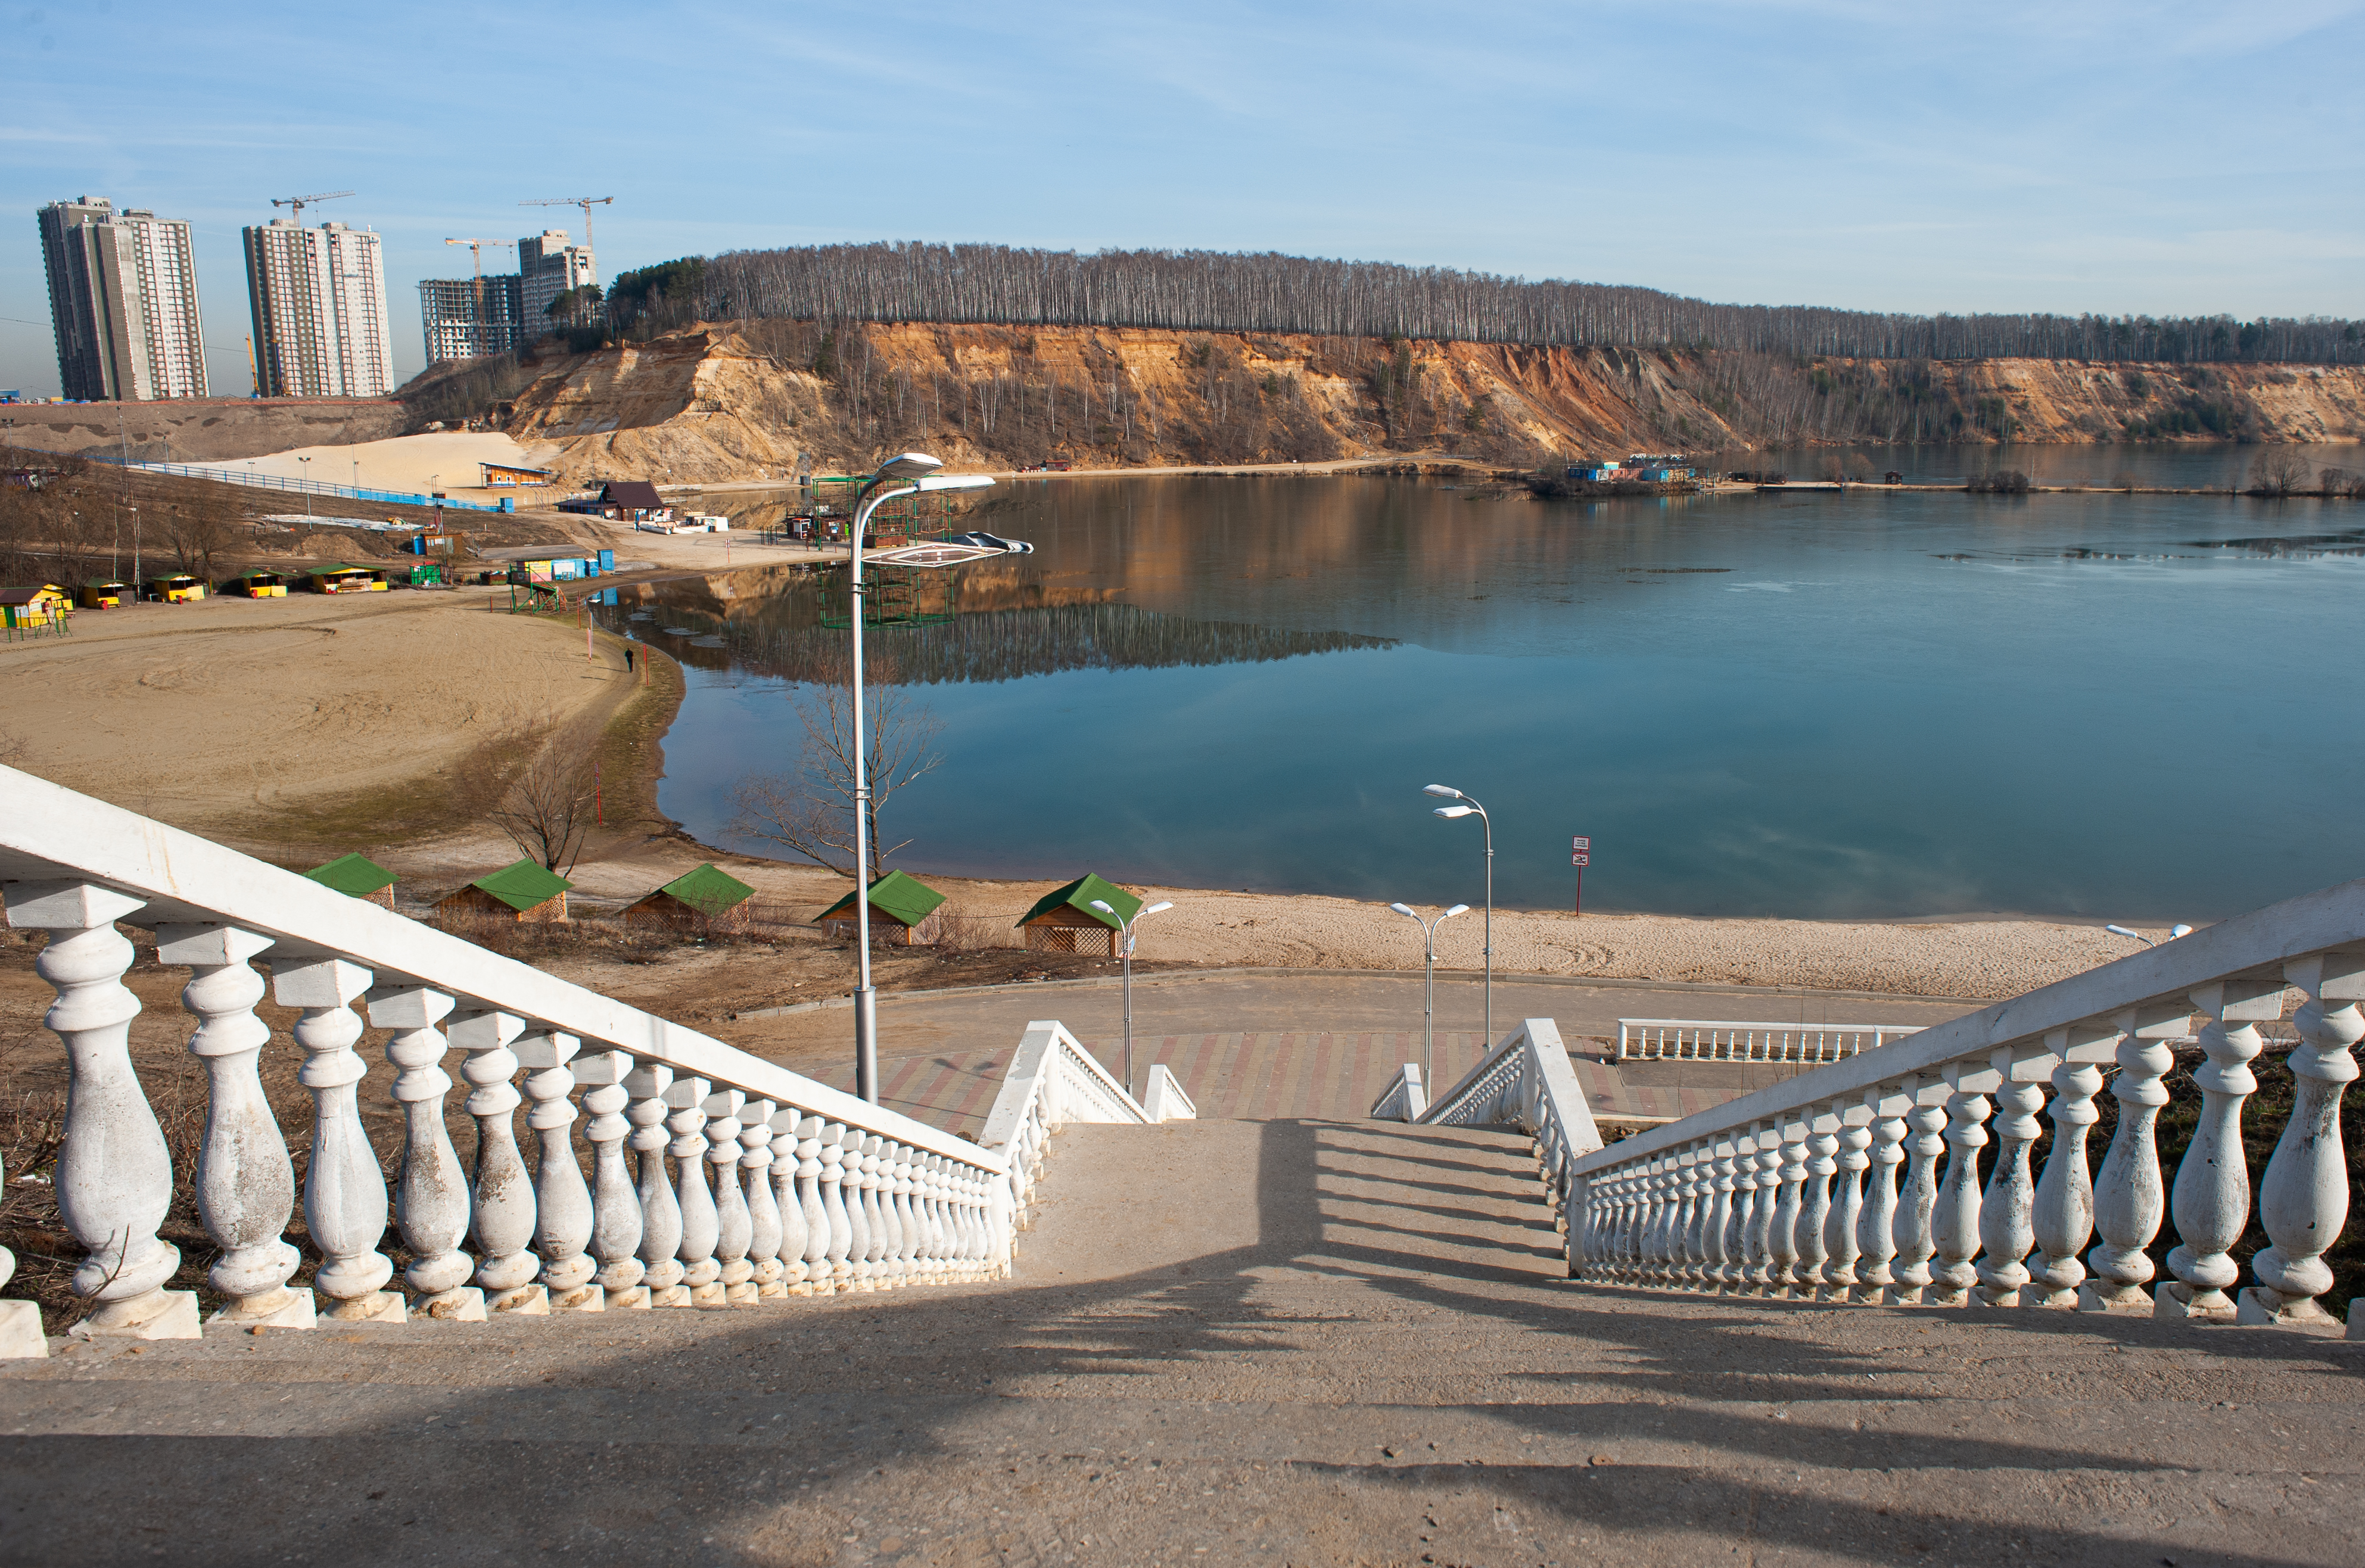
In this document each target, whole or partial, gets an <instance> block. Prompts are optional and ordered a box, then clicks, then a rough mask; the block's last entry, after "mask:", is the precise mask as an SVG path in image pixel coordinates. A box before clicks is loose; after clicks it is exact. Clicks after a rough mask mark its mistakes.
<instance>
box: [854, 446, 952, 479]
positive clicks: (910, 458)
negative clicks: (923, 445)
mask: <svg viewBox="0 0 2365 1568" xmlns="http://www.w3.org/2000/svg"><path fill="white" fill-rule="evenodd" d="M943 466H944V464H943V463H942V462H941V461H939V460H938V459H936V458H934V457H931V456H929V455H928V454H926V453H925V452H905V453H899V454H896V455H895V456H893V457H891V458H889V459H888V460H887V461H886V462H884V463H881V464H880V465H879V466H878V468H877V469H876V470H875V471H874V472H873V473H872V474H871V477H872V478H873V479H916V478H919V477H920V476H922V475H924V474H933V473H935V472H936V470H937V469H939V468H941V467H943Z"/></svg>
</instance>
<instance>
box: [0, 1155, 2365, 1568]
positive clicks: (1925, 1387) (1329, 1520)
mask: <svg viewBox="0 0 2365 1568" xmlns="http://www.w3.org/2000/svg"><path fill="white" fill-rule="evenodd" d="M1045 1172H1046V1174H1045V1184H1044V1186H1043V1187H1042V1189H1041V1190H1040V1193H1039V1194H1038V1198H1039V1202H1040V1205H1041V1206H1040V1207H1039V1209H1038V1211H1037V1222H1036V1224H1035V1226H1034V1228H1033V1229H1032V1230H1031V1231H1029V1232H1027V1233H1026V1236H1025V1237H1023V1238H1022V1240H1021V1251H1020V1256H1019V1258H1018V1260H1017V1268H1016V1275H1015V1277H1014V1279H1013V1280H1011V1281H1008V1282H1004V1283H1003V1284H1001V1285H998V1286H987V1285H956V1286H943V1287H937V1288H932V1289H911V1290H903V1291H899V1292H894V1293H891V1294H855V1295H840V1296H837V1297H834V1298H827V1299H822V1300H811V1301H790V1302H783V1303H778V1304H770V1303H768V1304H764V1305H757V1306H748V1307H738V1308H717V1309H701V1310H687V1311H682V1310H671V1311H657V1312H612V1313H607V1314H601V1315H597V1316H581V1317H575V1318H568V1319H560V1318H551V1319H544V1320H538V1321H534V1322H531V1323H517V1322H501V1321H496V1322H493V1323H489V1324H485V1325H443V1324H432V1323H414V1324H410V1325H406V1326H401V1327H364V1328H353V1329H351V1330H347V1329H345V1328H343V1327H342V1326H337V1325H330V1324H323V1325H322V1327H320V1328H319V1329H316V1330H313V1331H310V1332H307V1333H288V1332H280V1331H274V1330H268V1329H266V1330H264V1331H263V1332H262V1333H260V1334H252V1333H246V1332H235V1333H230V1334H226V1335H218V1336H217V1335H214V1334H209V1336H208V1338H206V1339H204V1340H203V1341H181V1342H158V1343H149V1344H134V1343H127V1342H124V1341H111V1342H106V1343H104V1344H101V1345H97V1346H77V1347H75V1348H74V1349H73V1350H68V1351H65V1352H63V1353H62V1354H60V1355H58V1356H57V1357H55V1358H54V1359H52V1360H50V1361H46V1362H19V1363H14V1364H9V1365H7V1366H6V1368H5V1370H0V1562H5V1563H18V1562H23V1563H33V1562H39V1563H45V1564H68V1563H84V1562H90V1563H96V1562H108V1563H119V1562H127V1561H129V1562H141V1561H155V1562H266V1561H267V1562H289V1561H294V1562H331V1561H333V1562H377V1561H397V1560H398V1561H402V1562H438V1563H479V1562H482V1563H488V1564H489V1563H495V1562H500V1563H511V1562H518V1561H520V1560H524V1559H529V1558H537V1557H539V1556H540V1555H541V1554H544V1553H552V1554H564V1555H565V1556H566V1557H567V1558H569V1559H573V1560H577V1561H609V1562H667V1563H715V1564H807V1563H848V1564H852V1563H869V1562H909V1563H928V1564H970V1563H1003V1562H1022V1563H1052V1562H1124V1563H1148V1562H1160V1563H1176V1562H1260V1563H1261V1562H1275V1563H1283V1562H1289V1563H1421V1562H1429V1563H1485V1564H1519V1563H1536V1564H1541V1563H1564V1564H1575V1563H1580V1562H1587V1563H1589V1562H1596V1561H1603V1560H1608V1561H1615V1562H1643V1563H1659V1562H1665V1563H1691V1562H1701V1561H1707V1560H1718V1561H1722V1560H1726V1559H1732V1560H1737V1561H1742V1562H1801V1563H1807V1562H1834V1563H1838V1562H1847V1563H1861V1562H1961V1563H1972V1562H1982V1563H1983V1562H2063V1563H2079V1564H2099V1563H2127V1564H2136V1563H2142V1564H2157V1563H2159V1562H2164V1561H2165V1562H2174V1563H2177V1564H2191V1563H2202V1562H2206V1563H2218V1564H2240V1565H2259V1568H2264V1565H2267V1564H2283V1563H2326V1564H2331V1563H2341V1564H2347V1563H2354V1562H2359V1561H2360V1560H2365V1507H2360V1505H2361V1504H2365V1492H2360V1482H2365V1477H2360V1474H2359V1471H2360V1468H2365V1403H2360V1401H2359V1392H2360V1385H2359V1379H2358V1372H2359V1368H2360V1366H2365V1347H2359V1346H2352V1345H2347V1344H2344V1343H2343V1342H2341V1341H2338V1340H2327V1339H2322V1338H2313V1337H2308V1336H2303V1335H2299V1334H2295V1333H2287V1332H2282V1331H2278V1330H2271V1329H2267V1330H2259V1329H2237V1328H2233V1327H2215V1326H2202V1325H2197V1324H2186V1323H2170V1322H2164V1321H2154V1320H2150V1319H2142V1318H2125V1317H2115V1316H2082V1315H2076V1314H2069V1313H2059V1312H2047V1311H2038V1310H2034V1309H2031V1310H2020V1311H1999V1310H1994V1309H1984V1310H1980V1309H1973V1310H1959V1309H1958V1310H1943V1309H1934V1308H1911V1309H1880V1308H1866V1307H1854V1308H1844V1309H1840V1308H1830V1307H1823V1306H1818V1305H1814V1304H1811V1303H1787V1302H1770V1301H1737V1300H1731V1299H1716V1298H1703V1297H1678V1296H1671V1295H1661V1294H1653V1293H1650V1292H1644V1291H1630V1290H1622V1289H1614V1288H1600V1287H1591V1286H1583V1285H1575V1284H1572V1283H1570V1282H1568V1281H1567V1280H1566V1278H1565V1273H1566V1269H1565V1265H1564V1262H1563V1260H1562V1258H1561V1255H1560V1250H1559V1238H1558V1236H1557V1234H1556V1233H1555V1232H1554V1230H1553V1228H1552V1218H1551V1210H1550V1209H1549V1208H1548V1207H1547V1206H1546V1204H1544V1203H1543V1202H1541V1199H1540V1197H1539V1195H1538V1194H1539V1191H1540V1189H1539V1188H1538V1185H1537V1183H1536V1182H1535V1181H1534V1178H1533V1165H1532V1162H1531V1160H1530V1157H1529V1152H1528V1146H1527V1142H1526V1140H1525V1139H1524V1138H1522V1137H1518V1136H1516V1135H1512V1134H1506V1133H1498V1132H1494V1131H1486V1130H1463V1129H1446V1128H1426V1127H1407V1126H1402V1125H1387V1124H1379V1123H1369V1122H1363V1123H1346V1122H1325V1121H1305V1120H1297V1121H1216V1120H1208V1121H1199V1122H1183V1123H1172V1124H1168V1125H1165V1126H1155V1127H1140V1126H1070V1128H1069V1129H1068V1130H1067V1131H1065V1132H1064V1133H1062V1134H1060V1135H1059V1137H1057V1138H1056V1139H1055V1141H1054V1142H1053V1144H1052V1145H1051V1148H1050V1151H1049V1154H1048V1160H1047V1163H1046V1167H1045Z"/></svg>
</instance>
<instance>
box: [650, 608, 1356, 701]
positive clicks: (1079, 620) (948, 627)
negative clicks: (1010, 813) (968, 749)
mask: <svg viewBox="0 0 2365 1568" xmlns="http://www.w3.org/2000/svg"><path fill="white" fill-rule="evenodd" d="M657 625H677V626H687V627H689V629H690V630H692V631H694V632H696V633H699V635H700V636H701V639H707V638H719V639H720V641H721V647H720V648H719V649H718V648H715V647H713V646H712V644H710V645H709V646H708V647H706V648H703V649H701V648H693V647H686V646H682V645H681V644H685V643H686V642H687V641H688V640H687V639H684V638H680V637H675V636H667V635H664V634H663V633H660V632H659V631H658V630H657V629H656V627H657ZM644 627H646V629H645V630H643V629H641V628H635V630H636V631H637V632H638V633H639V634H640V635H641V636H643V637H644V639H645V640H647V641H649V642H652V643H656V644H657V645H658V646H660V647H663V648H665V649H666V650H667V652H668V653H672V654H674V655H676V656H678V657H680V658H681V659H682V660H683V662H684V663H687V664H693V665H701V666H710V667H712V666H720V665H723V664H728V665H730V666H736V667H738V668H740V669H744V670H747V671H751V672H753V673H756V674H759V675H770V676H778V677H779V678H783V679H787V680H795V681H827V680H840V679H843V678H845V672H846V633H844V632H842V631H832V630H830V629H828V628H826V627H824V626H821V625H818V624H813V623H804V624H797V623H793V622H789V621H787V620H786V619H773V618H766V619H763V620H759V621H756V622H716V621H714V620H712V618H709V617H705V616H699V615H695V614H683V613H681V612H679V611H673V612H667V611H663V610H660V611H659V612H658V619H657V622H656V624H651V623H644ZM871 642H872V644H873V647H874V651H875V654H876V655H878V656H880V657H881V658H884V659H887V660H891V662H892V664H893V668H894V676H895V678H897V679H899V680H903V681H909V682H914V683H918V684H923V685H937V684H942V683H947V682H956V681H960V682H986V681H1000V680H1016V679H1019V678H1022V677H1025V676H1030V675H1051V674H1055V673H1057V672H1059V671H1062V670H1076V669H1165V668H1171V667H1174V666H1185V665H1188V666H1206V665H1227V664H1262V663H1269V662H1271V661H1273V660H1276V659H1290V658H1296V657H1298V656H1300V655H1306V654H1329V653H1339V652H1342V651H1345V650H1348V649H1353V648H1387V647H1394V646H1395V639H1394V638H1390V637H1368V636H1363V635H1361V634H1358V633H1351V632H1292V631H1283V630H1279V629H1276V628H1272V627H1266V626H1254V625H1249V624H1245V623H1242V622H1230V621H1198V620H1194V619H1192V618H1191V617H1189V616H1183V615H1169V614H1165V613H1162V612H1160V611H1159V610H1143V609H1141V608H1140V607H1138V606H1137V605H1130V604H1068V605H1052V606H1048V607H1045V608H1041V609H1026V610H985V611H981V612H977V613H970V614H963V615H958V616H955V617H954V618H953V619H952V620H950V621H947V622H941V623H939V624H937V625H934V626H918V627H907V628H900V629H897V630H894V631H890V632H883V633H872V636H871ZM701 654H703V655H706V656H704V657H701V656H700V655H701Z"/></svg>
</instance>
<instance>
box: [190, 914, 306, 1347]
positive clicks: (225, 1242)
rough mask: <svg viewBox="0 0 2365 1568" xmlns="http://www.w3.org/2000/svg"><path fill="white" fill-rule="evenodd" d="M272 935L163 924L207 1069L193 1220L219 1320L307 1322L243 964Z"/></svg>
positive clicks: (283, 1148) (255, 979)
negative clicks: (204, 1245) (200, 1229)
mask: <svg viewBox="0 0 2365 1568" xmlns="http://www.w3.org/2000/svg"><path fill="white" fill-rule="evenodd" d="M268 946H271V938H270V937H268V936H260V935H256V934H255V933H253V932H252V931H241V930H240V929H239V928H238V927H236V926H234V925H160V926H158V927H157V928H156V958H157V961H158V962H159V963H164V964H185V965H186V966H188V969H189V971H190V973H189V983H188V985H187V986H186V987H185V988H184V989H183V990H182V991H181V1005H182V1006H183V1007H185V1008H187V1009H188V1010H189V1012H190V1013H192V1014H195V1015H196V1019H197V1028H196V1034H194V1035H192V1036H190V1038H189V1054H190V1055H191V1056H194V1057H196V1058H197V1059H198V1060H199V1061H202V1062H204V1063H205V1064H206V1081H207V1096H206V1138H205V1142H204V1144H203V1145H202V1146H200V1148H198V1150H197V1170H196V1190H197V1217H198V1218H199V1219H201V1220H203V1221H204V1222H205V1226H206V1234H207V1236H210V1237H211V1238H213V1242H214V1245H215V1246H216V1247H218V1248H219V1249H221V1255H220V1257H219V1258H218V1259H216V1260H215V1261H214V1266H213V1268H212V1269H211V1270H210V1271H208V1272H207V1280H208V1282H210V1283H211V1284H212V1285H213V1287H214V1289H216V1290H218V1291H219V1292H220V1293H221V1294H223V1295H225V1296H227V1297H229V1298H230V1305H228V1306H226V1307H224V1308H223V1309H222V1310H221V1311H219V1312H218V1313H216V1314H214V1317H213V1321H215V1322H217V1323H235V1324H245V1325H253V1324H270V1325H272V1326H274V1327H282V1328H309V1327H312V1325H313V1321H314V1318H313V1311H312V1293H311V1292H310V1291H308V1290H306V1291H296V1290H290V1289H288V1288H287V1281H288V1278H289V1276H291V1275H293V1274H294V1273H295V1272H296V1265H297V1264H298V1263H300V1262H301V1261H303V1256H302V1254H300V1253H298V1252H297V1250H296V1249H295V1248H293V1247H290V1246H289V1245H287V1243H286V1242H285V1241H282V1240H281V1239H280V1237H281V1236H282V1235H283V1234H284V1233H285V1232H286V1229H287V1220H288V1217H289V1216H290V1215H293V1214H294V1213H295V1212H296V1166H295V1162H294V1161H293V1160H291V1159H288V1158H287V1140H286V1138H285V1137H282V1136H280V1131H279V1119H278V1117H276V1116H275V1115H273V1114H272V1112H271V1102H270V1100H269V1099H268V1098H266V1097H265V1096H264V1094H263V1078H262V1074H261V1072H260V1070H259V1067H258V1064H259V1063H260V1061H261V1058H262V1056H263V1046H264V1045H266V1044H267V1043H269V1041H270V1039H271V1025H268V1024H265V1023H264V1022H263V1020H262V1019H260V1018H257V1017H256V1016H255V1015H254V1004H255V1003H256V1002H260V1001H262V1000H263V977H262V976H261V975H259V974H256V973H255V972H254V969H253V967H252V965H250V964H249V963H248V962H247V960H248V959H249V958H253V957H254V956H255V955H256V954H258V953H260V952H262V951H263V949H264V948H266V947H268Z"/></svg>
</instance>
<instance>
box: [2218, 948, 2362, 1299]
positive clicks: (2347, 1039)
mask: <svg viewBox="0 0 2365 1568" xmlns="http://www.w3.org/2000/svg"><path fill="white" fill-rule="evenodd" d="M2283 978H2284V979H2285V980H2289V981H2290V982H2291V983H2292V984H2293V985H2295V986H2297V987H2299V988H2300V989H2301V990H2302V991H2305V992H2306V993H2307V1000H2306V1001H2305V1002H2302V1003H2301V1004H2300V1009H2299V1012H2298V1013H2297V1014H2294V1015H2293V1016H2292V1027H2293V1028H2294V1029H2296V1030H2297V1031H2298V1032H2299V1044H2298V1045H2297V1046H2295V1047H2292V1054H2291V1070H2292V1112H2291V1120H2290V1121H2288V1122H2286V1123H2284V1124H2283V1133H2282V1137H2281V1138H2280V1139H2278V1140H2277V1141H2276V1143H2275V1152H2274V1154H2273V1156H2272V1157H2271V1158H2270V1159H2268V1161H2267V1173H2266V1175H2265V1177H2264V1178H2263V1179H2262V1180H2261V1181H2260V1182H2259V1225H2260V1226H2262V1227H2263V1228H2264V1229H2265V1231H2266V1233H2267V1238H2268V1239H2269V1240H2270V1242H2272V1243H2273V1245H2272V1246H2270V1247H2269V1248H2267V1249H2265V1250H2264V1251H2262V1252H2260V1253H2259V1255H2258V1257H2257V1258H2256V1259H2254V1260H2252V1262H2251V1269H2252V1271H2253V1272H2255V1273H2256V1274H2257V1275H2258V1279H2259V1282H2258V1283H2257V1284H2255V1285H2253V1286H2251V1287H2250V1288H2249V1289H2248V1290H2246V1291H2244V1292H2243V1293H2242V1294H2241V1295H2240V1297H2239V1298H2238V1299H2237V1300H2236V1316H2238V1317H2239V1318H2240V1320H2241V1321H2242V1322H2244V1323H2251V1324H2267V1323H2309V1324H2323V1323H2329V1322H2332V1321H2333V1317H2332V1315H2331V1314H2330V1313H2328V1312H2326V1311H2325V1310H2324V1308H2323V1306H2322V1305H2320V1304H2318V1302H2317V1301H2316V1299H2315V1298H2316V1297H2317V1296H2319V1295H2322V1294H2324V1293H2325V1292H2326V1291H2327V1290H2330V1289H2331V1288H2332V1271H2331V1269H2330V1268H2329V1267H2327V1266H2326V1263H2325V1261H2324V1252H2325V1249H2326V1248H2328V1247H2330V1246H2331V1245H2332V1244H2333V1243H2334V1242H2335V1241H2337V1240H2338V1239H2340V1233H2341V1231H2342V1230H2343V1229H2344V1228H2345V1227H2346V1226H2347V1225H2348V1157H2347V1154H2346V1152H2345V1150H2344V1149H2343V1148H2342V1147H2341V1137H2340V1097H2341V1093H2342V1092H2343V1091H2344V1090H2346V1089H2347V1088H2348V1084H2349V1081H2351V1080H2353V1079H2354V1078H2356V1076H2357V1058H2356V1057H2355V1056H2353V1055H2352V1054H2351V1047H2354V1046H2355V1045H2356V1044H2357V1042H2358V1040H2359V1037H2365V1019H2361V1018H2359V1012H2358V1006H2357V1003H2358V1002H2359V1000H2360V999H2365V955H2360V954H2359V953H2356V952H2353V951H2352V952H2346V953H2318V954H2315V955H2314V956H2312V957H2309V958H2296V959H2293V960H2292V961H2291V962H2290V963H2287V964H2285V965H2284V966H2283ZM2350 1310H2351V1313H2352V1315H2353V1314H2354V1313H2355V1311H2356V1308H2355V1307H2354V1306H2352V1307H2351V1309H2350ZM2354 1332H2355V1330H2354V1329H2352V1330H2351V1333H2352V1334H2353V1333H2354Z"/></svg>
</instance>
